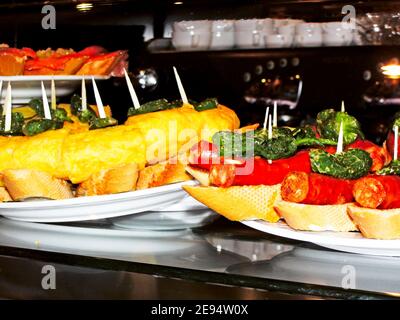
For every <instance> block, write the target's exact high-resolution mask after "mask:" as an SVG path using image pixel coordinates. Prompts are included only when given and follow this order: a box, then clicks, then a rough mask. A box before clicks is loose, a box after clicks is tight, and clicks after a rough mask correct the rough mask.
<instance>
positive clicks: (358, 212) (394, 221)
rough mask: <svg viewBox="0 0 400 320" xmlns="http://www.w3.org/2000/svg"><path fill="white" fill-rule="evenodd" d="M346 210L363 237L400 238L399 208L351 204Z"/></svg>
mask: <svg viewBox="0 0 400 320" xmlns="http://www.w3.org/2000/svg"><path fill="white" fill-rule="evenodd" d="M347 210H348V214H349V216H350V217H351V218H352V219H353V221H354V223H355V224H356V225H357V227H358V228H359V229H360V231H361V233H362V234H363V236H364V237H366V238H372V239H386V240H389V239H400V208H398V209H387V210H382V209H371V208H363V207H360V206H358V205H356V204H353V205H350V206H349V207H348V209H347Z"/></svg>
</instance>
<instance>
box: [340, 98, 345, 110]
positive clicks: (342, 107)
mask: <svg viewBox="0 0 400 320" xmlns="http://www.w3.org/2000/svg"><path fill="white" fill-rule="evenodd" d="M340 111H342V112H345V109H344V101H343V100H342V105H341V107H340Z"/></svg>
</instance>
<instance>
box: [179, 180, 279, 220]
mask: <svg viewBox="0 0 400 320" xmlns="http://www.w3.org/2000/svg"><path fill="white" fill-rule="evenodd" d="M183 189H184V190H185V191H186V192H188V193H189V194H190V195H191V196H192V197H193V198H195V199H196V200H198V201H200V202H201V203H203V204H205V205H206V206H208V207H209V208H211V209H212V210H214V211H216V212H218V213H219V214H221V215H223V216H224V217H226V218H228V219H229V220H233V221H242V220H251V219H261V220H265V221H268V222H277V221H278V220H279V216H278V215H277V214H276V212H275V210H274V208H273V206H274V203H275V201H277V200H278V199H280V184H276V185H273V186H264V185H258V186H233V187H229V188H218V187H193V186H183Z"/></svg>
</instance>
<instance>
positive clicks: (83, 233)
mask: <svg viewBox="0 0 400 320" xmlns="http://www.w3.org/2000/svg"><path fill="white" fill-rule="evenodd" d="M0 243H1V244H2V245H5V246H13V247H15V246H17V247H23V248H29V249H38V250H47V251H61V252H70V253H75V254H76V253H77V252H79V253H86V254H93V255H105V254H106V255H107V254H110V255H119V256H123V255H128V256H131V255H133V254H148V253H153V254H156V253H165V252H169V251H177V250H184V249H187V248H190V247H192V246H194V245H195V242H194V241H193V240H192V239H191V234H190V231H185V230H181V231H160V232H153V231H148V230H145V231H142V230H120V229H115V228H113V227H112V226H111V225H109V224H108V225H107V224H100V225H98V226H95V225H92V226H91V227H76V226H64V225H55V224H44V223H32V222H24V221H13V220H9V219H4V218H0Z"/></svg>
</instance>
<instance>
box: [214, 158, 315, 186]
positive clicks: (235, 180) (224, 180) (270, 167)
mask: <svg viewBox="0 0 400 320" xmlns="http://www.w3.org/2000/svg"><path fill="white" fill-rule="evenodd" d="M245 166H248V168H249V171H248V172H246V171H245V170H243V168H244V167H245ZM291 171H304V172H311V164H310V157H309V153H308V152H307V151H300V152H298V153H297V154H296V155H294V156H293V157H290V158H286V159H279V160H273V161H271V162H268V160H266V159H263V158H260V157H255V158H252V159H246V160H245V161H244V162H243V163H242V164H236V165H234V164H223V165H212V166H211V169H210V182H211V184H212V185H215V186H220V187H229V186H232V185H233V186H245V185H275V184H278V183H281V182H282V181H283V179H284V178H285V176H286V175H287V174H288V173H289V172H291Z"/></svg>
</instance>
